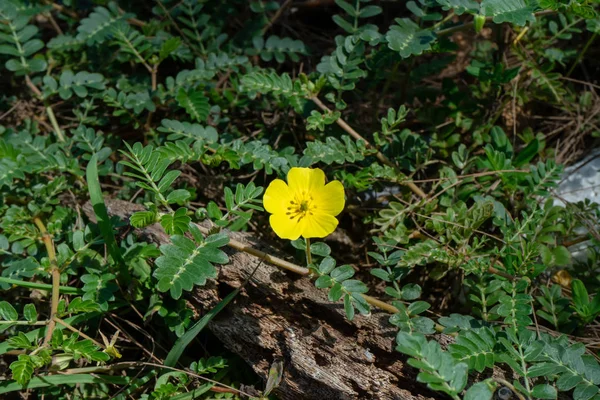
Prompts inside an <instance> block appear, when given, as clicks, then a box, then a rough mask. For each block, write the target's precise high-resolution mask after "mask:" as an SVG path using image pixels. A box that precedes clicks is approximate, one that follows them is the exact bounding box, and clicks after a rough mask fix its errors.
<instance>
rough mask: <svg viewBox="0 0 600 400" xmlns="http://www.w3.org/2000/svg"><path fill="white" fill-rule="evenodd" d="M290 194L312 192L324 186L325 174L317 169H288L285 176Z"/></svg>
mask: <svg viewBox="0 0 600 400" xmlns="http://www.w3.org/2000/svg"><path fill="white" fill-rule="evenodd" d="M287 181H288V185H289V186H290V189H291V190H292V192H312V191H315V190H319V189H322V188H323V186H325V172H323V170H321V169H319V168H298V167H294V168H292V169H290V172H288V176H287Z"/></svg>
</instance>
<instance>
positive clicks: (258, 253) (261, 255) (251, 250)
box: [197, 225, 310, 276]
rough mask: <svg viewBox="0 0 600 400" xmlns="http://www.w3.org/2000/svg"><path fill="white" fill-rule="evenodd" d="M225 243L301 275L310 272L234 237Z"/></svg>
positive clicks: (201, 229) (207, 233) (201, 228)
mask: <svg viewBox="0 0 600 400" xmlns="http://www.w3.org/2000/svg"><path fill="white" fill-rule="evenodd" d="M197 226H198V229H200V232H202V234H204V235H209V234H210V232H209V229H208V228H205V227H203V226H201V225H197ZM227 245H228V246H229V247H231V248H232V249H235V250H238V251H243V252H244V253H248V254H250V255H253V256H255V257H258V258H260V259H261V260H264V261H266V262H268V263H270V264H273V265H275V266H277V267H280V268H283V269H286V270H288V271H291V272H293V273H295V274H298V275H302V276H307V275H308V274H309V273H310V271H309V270H308V268H304V267H301V266H299V265H296V264H294V263H291V262H289V261H286V260H284V259H282V258H279V257H275V256H272V255H270V254H268V253H265V252H264V251H261V250H258V249H255V248H253V247H250V246H248V245H247V244H245V243H242V242H239V241H237V240H235V239H233V238H231V237H230V238H229V243H228V244H227Z"/></svg>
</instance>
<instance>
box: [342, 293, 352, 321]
mask: <svg viewBox="0 0 600 400" xmlns="http://www.w3.org/2000/svg"><path fill="white" fill-rule="evenodd" d="M344 311H345V312H346V318H348V320H349V321H352V320H353V319H354V304H352V298H351V297H350V295H348V294H347V295H345V296H344Z"/></svg>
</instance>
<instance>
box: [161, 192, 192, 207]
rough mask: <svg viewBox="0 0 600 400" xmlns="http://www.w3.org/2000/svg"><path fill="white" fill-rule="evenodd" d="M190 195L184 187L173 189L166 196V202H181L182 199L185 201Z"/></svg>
mask: <svg viewBox="0 0 600 400" xmlns="http://www.w3.org/2000/svg"><path fill="white" fill-rule="evenodd" d="M191 196H192V195H191V194H190V192H188V191H187V190H185V189H177V190H173V191H172V192H171V193H169V195H168V196H167V203H169V204H173V203H183V202H184V201H186V200H187V199H189V198H190V197H191Z"/></svg>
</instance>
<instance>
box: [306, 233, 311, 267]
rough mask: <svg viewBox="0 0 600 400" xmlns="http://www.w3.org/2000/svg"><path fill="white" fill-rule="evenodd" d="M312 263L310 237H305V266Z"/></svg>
mask: <svg viewBox="0 0 600 400" xmlns="http://www.w3.org/2000/svg"><path fill="white" fill-rule="evenodd" d="M310 264H312V256H311V254H310V239H309V238H306V266H307V267H310Z"/></svg>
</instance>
